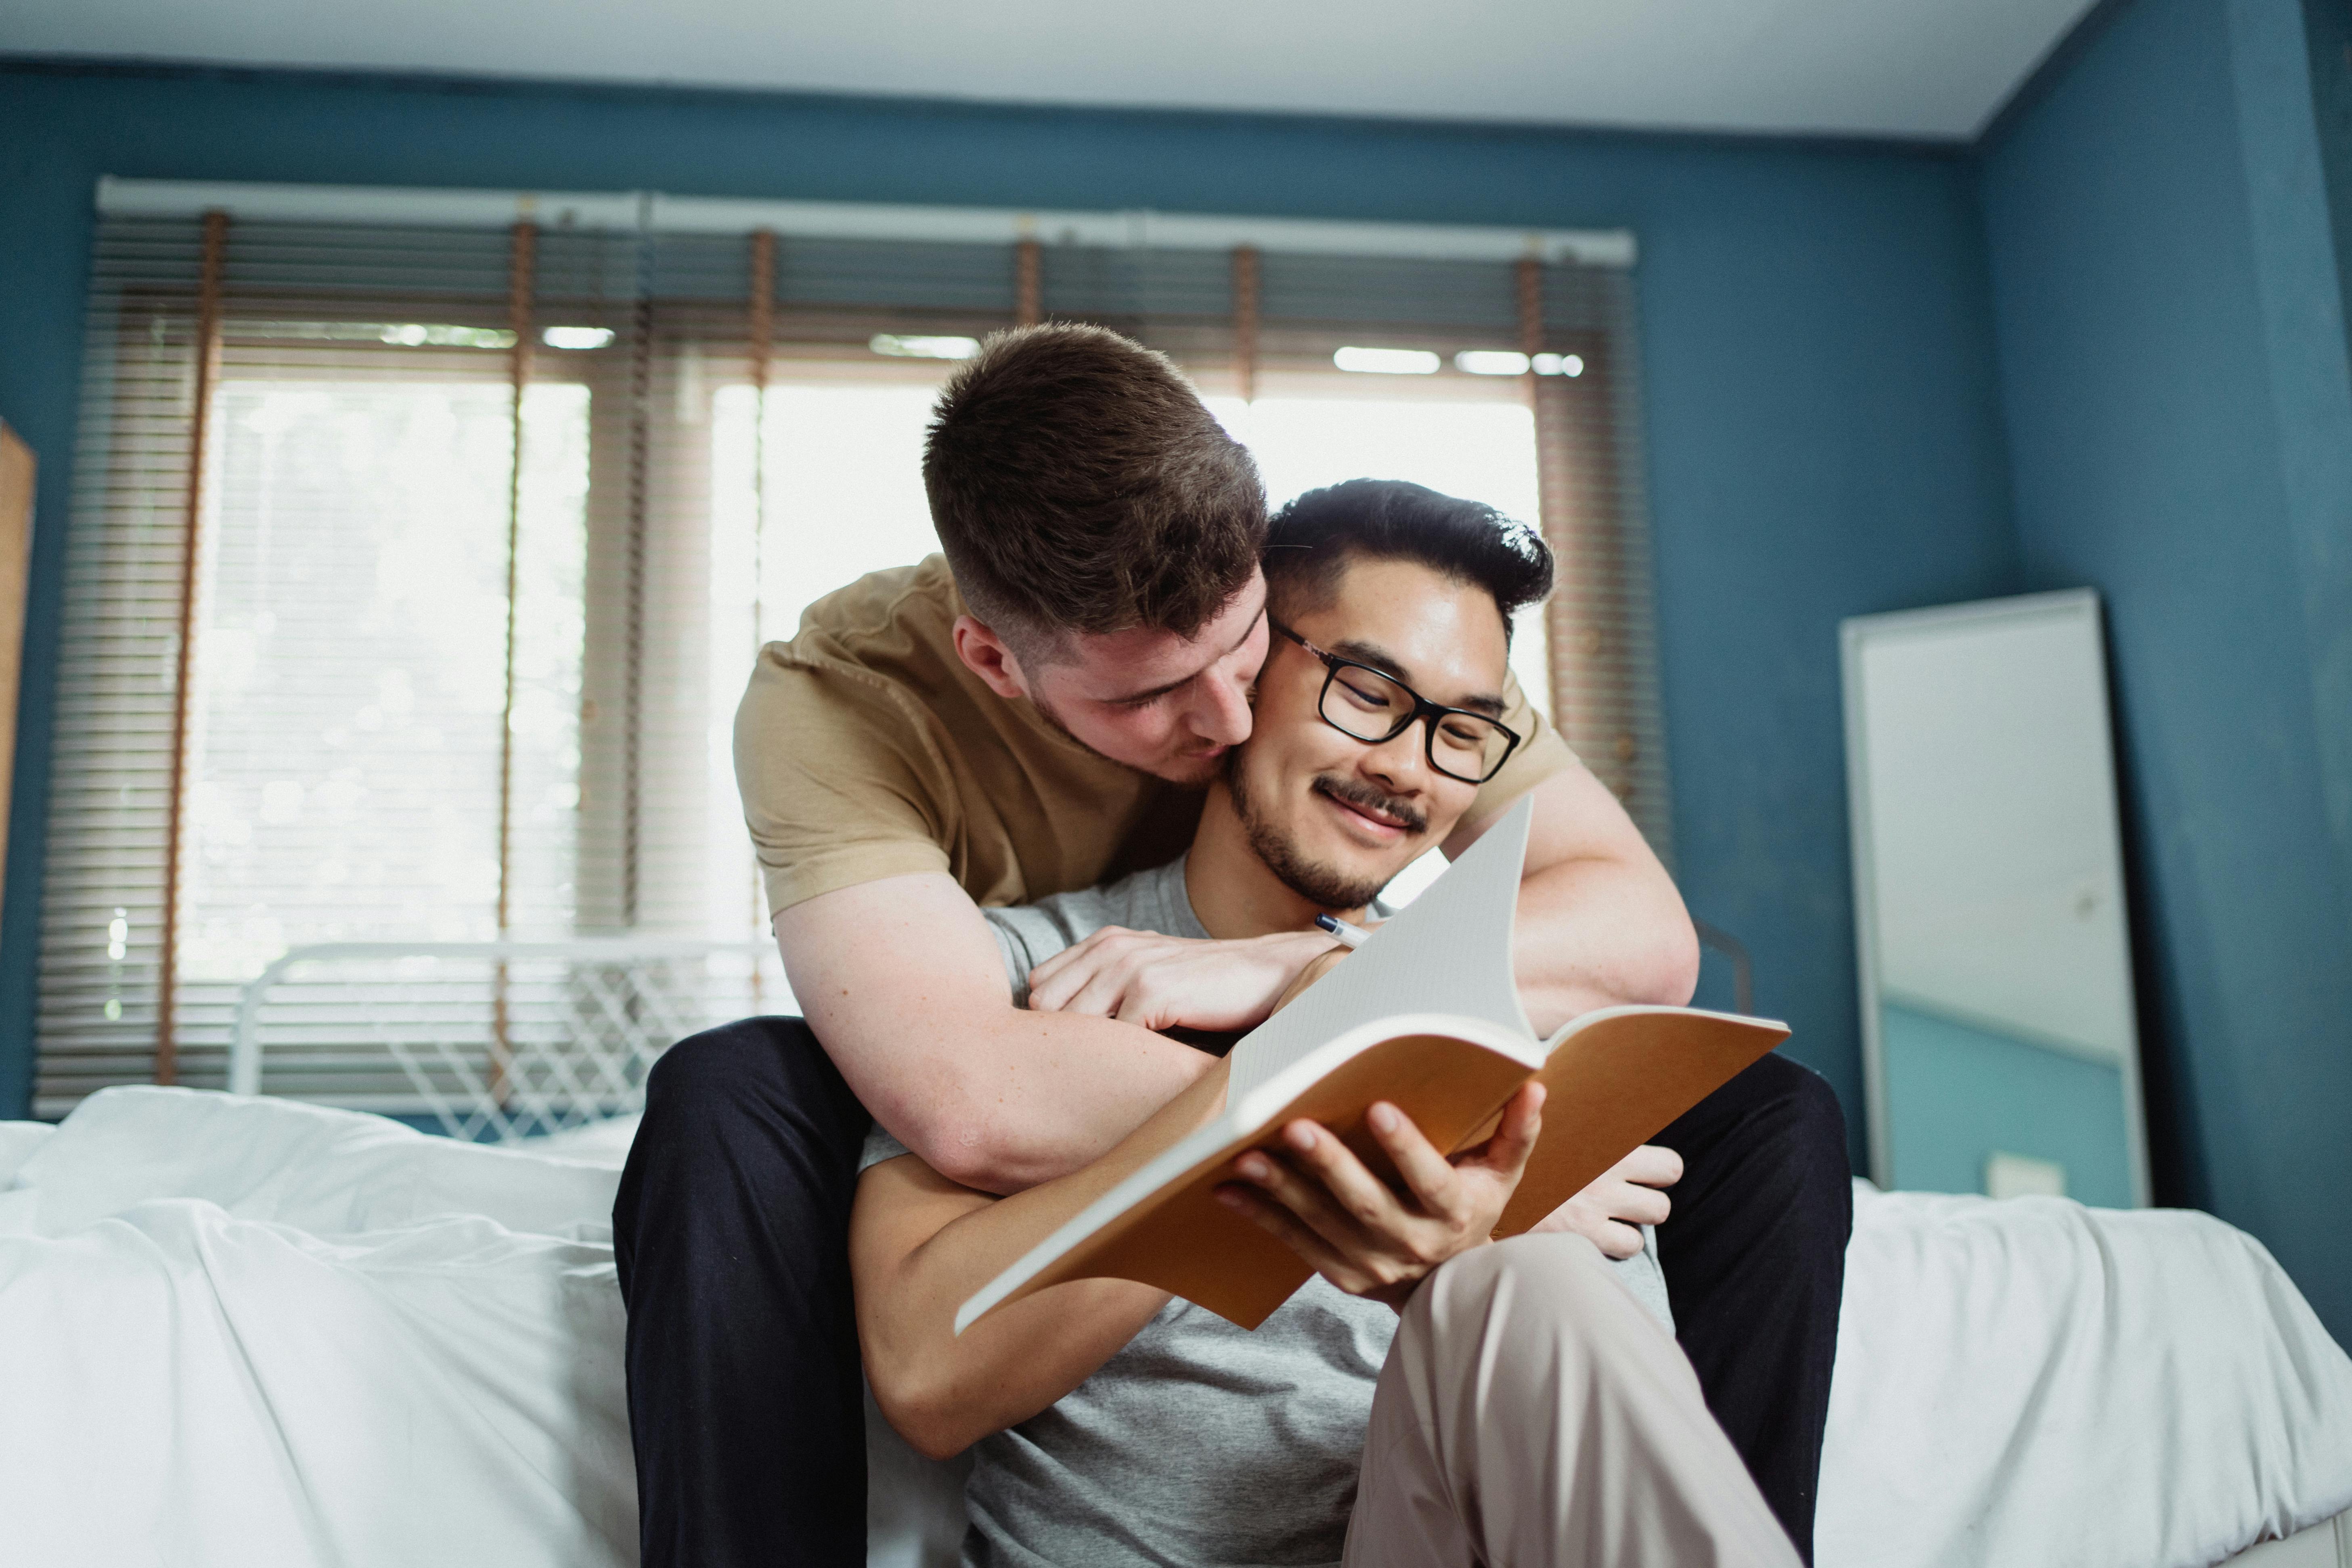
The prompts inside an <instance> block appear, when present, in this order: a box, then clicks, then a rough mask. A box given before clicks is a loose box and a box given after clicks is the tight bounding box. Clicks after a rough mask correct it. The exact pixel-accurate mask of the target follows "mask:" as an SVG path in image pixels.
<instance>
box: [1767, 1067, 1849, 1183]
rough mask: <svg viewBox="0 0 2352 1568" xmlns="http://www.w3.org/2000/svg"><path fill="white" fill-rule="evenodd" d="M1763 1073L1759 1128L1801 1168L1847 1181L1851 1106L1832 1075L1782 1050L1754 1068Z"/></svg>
mask: <svg viewBox="0 0 2352 1568" xmlns="http://www.w3.org/2000/svg"><path fill="white" fill-rule="evenodd" d="M1748 1071H1749V1072H1750V1073H1755V1074H1757V1075H1759V1078H1760V1079H1761V1082H1760V1083H1759V1089H1761V1090H1762V1092H1761V1093H1760V1094H1759V1096H1758V1103H1757V1118H1758V1121H1759V1132H1760V1133H1761V1134H1762V1135H1763V1139H1764V1141H1766V1142H1769V1143H1770V1144H1771V1146H1772V1147H1773V1148H1774V1149H1775V1150H1776V1152H1779V1153H1780V1154H1781V1155H1782V1156H1784V1157H1785V1158H1786V1159H1788V1160H1789V1161H1790V1162H1792V1163H1793V1166H1794V1168H1796V1169H1800V1170H1802V1171H1805V1172H1807V1173H1811V1174H1813V1175H1817V1176H1819V1177H1821V1178H1822V1179H1829V1180H1835V1181H1839V1182H1843V1181H1844V1180H1846V1179H1847V1177H1848V1175H1849V1174H1850V1172H1849V1170H1848V1168H1847V1162H1846V1142H1845V1110H1844V1109H1843V1107H1842V1106H1840V1105H1839V1104H1838V1097H1837V1091H1836V1090H1835V1089H1832V1088H1830V1083H1829V1079H1825V1078H1823V1077H1822V1075H1821V1074H1819V1073H1817V1072H1815V1071H1813V1069H1812V1068H1809V1067H1806V1066H1804V1065H1802V1064H1801V1063H1799V1062H1793V1061H1790V1059H1789V1058H1786V1057H1784V1056H1781V1055H1780V1054H1779V1053H1778V1052H1775V1053H1773V1054H1772V1055H1770V1056H1768V1057H1766V1058H1764V1059H1763V1060H1761V1061H1759V1062H1758V1063H1757V1064H1756V1065H1755V1066H1754V1067H1752V1068H1748Z"/></svg>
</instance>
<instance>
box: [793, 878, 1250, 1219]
mask: <svg viewBox="0 0 2352 1568" xmlns="http://www.w3.org/2000/svg"><path fill="white" fill-rule="evenodd" d="M776 940H777V942H778V945H779V946H781V947H782V950H783V955H784V972H785V973H786V974H787V975H788V976H789V977H790V978H791V980H792V985H793V995H794V996H795V997H796V998H797V999H798V1000H799V1002H800V1005H801V1009H802V1012H803V1016H806V1018H807V1019H808V1022H809V1026H810V1027H811V1028H813V1029H814V1030H815V1031H816V1036H817V1038H818V1039H820V1040H822V1041H824V1047H825V1050H826V1052H827V1053H828V1054H829V1055H831V1056H832V1058H833V1060H834V1063H835V1066H837V1067H838V1068H841V1074H842V1077H843V1078H845V1079H847V1080H848V1082H849V1087H850V1089H852V1090H854V1091H855V1092H856V1095H857V1098H858V1099H859V1100H863V1101H864V1102H865V1103H866V1109H867V1110H871V1111H873V1112H874V1114H875V1117H876V1119H877V1121H880V1122H881V1123H882V1125H884V1126H885V1127H887V1128H888V1129H890V1131H892V1132H894V1133H896V1134H897V1135H898V1137H899V1138H900V1139H901V1140H902V1141H903V1142H905V1143H906V1145H907V1146H908V1148H909V1149H912V1150H913V1151H914V1152H916V1153H918V1154H919V1155H921V1156H922V1157H923V1159H924V1160H925V1161H926V1162H928V1163H929V1164H930V1165H931V1167H932V1168H933V1169H934V1170H936V1171H938V1172H939V1173H941V1174H943V1175H945V1176H947V1177H948V1178H950V1180H952V1181H954V1182H957V1183H959V1184H962V1185H964V1186H968V1187H977V1188H981V1189H982V1190H984V1191H988V1192H997V1193H1009V1192H1016V1191H1018V1190H1020V1189H1021V1188H1024V1187H1026V1186H1030V1185H1033V1184H1035V1183H1038V1182H1041V1181H1045V1180H1047V1179H1049V1178H1051V1177H1054V1176H1058V1175H1062V1174H1065V1173H1068V1172H1071V1171H1075V1170H1076V1169H1077V1168H1078V1167H1079V1166H1081V1165H1084V1164H1085V1163H1087V1161H1089V1160H1092V1159H1094V1158H1095V1157H1096V1156H1097V1155H1098V1154H1100V1153H1102V1152H1104V1151H1105V1150H1107V1149H1108V1148H1109V1147H1110V1146H1111V1145H1112V1144H1113V1143H1115V1142H1118V1139H1119V1138H1120V1137H1121V1136H1122V1135H1123V1134H1125V1133H1127V1132H1129V1131H1132V1130H1133V1129H1134V1128H1136V1127H1137V1126H1139V1124H1141V1122H1142V1121H1143V1120H1144V1119H1145V1118H1146V1117H1148V1116H1150V1114H1151V1113H1152V1112H1153V1111H1155V1110H1159V1109H1160V1107H1161V1106H1162V1105H1165V1104H1166V1103H1167V1102H1168V1101H1169V1100H1170V1099H1171V1097H1172V1096H1174V1095H1175V1094H1176V1093H1177V1092H1178V1091H1179V1090H1181V1089H1183V1088H1184V1087H1185V1086H1186V1085H1188V1084H1190V1083H1192V1082H1193V1081H1195V1080H1196V1079H1199V1078H1200V1077H1201V1075H1202V1073H1203V1072H1205V1071H1207V1070H1208V1068H1209V1067H1210V1065H1211V1063H1212V1062H1213V1059H1214V1058H1211V1057H1209V1056H1207V1055H1205V1054H1203V1053H1202V1052H1200V1051H1196V1050H1194V1049H1193V1048H1192V1047H1190V1046H1185V1045H1180V1044H1178V1043H1177V1042H1176V1041H1173V1040H1171V1039H1168V1038H1166V1037H1162V1036H1160V1035H1155V1034H1153V1033H1152V1032H1151V1031H1150V1030H1149V1029H1145V1028H1142V1027H1139V1026H1137V1025H1134V1024H1125V1023H1120V1022H1118V1020H1116V1019H1111V1018H1098V1017H1089V1016H1084V1015H1080V1014H1073V1013H1035V1012H1030V1011H1028V1010H1026V1009H1023V1008H1016V1007H1014V1006H1013V993H1012V990H1011V987H1010V986H1009V985H1008V984H1006V981H1005V978H1004V961H1003V957H1002V956H1001V955H1000V953H999V952H998V949H997V945H996V939H995V937H994V936H993V935H992V934H991V933H990V931H989V929H988V923H987V921H984V920H982V918H981V913H980V910H979V908H978V907H977V906H976V905H974V904H973V903H972V901H971V898H970V897H969V896H967V895H966V894H965V893H964V891H963V889H961V888H959V887H958V886H957V885H956V884H955V881H954V880H953V879H951V878H949V877H947V876H945V875H942V874H936V873H933V874H922V875H916V876H907V877H890V878H886V879H883V880H880V881H877V882H865V883H860V884H859V885H857V886H856V887H850V888H843V889H839V890H838V891H835V892H830V893H825V894H822V895H820V896H819V897H817V898H814V899H811V900H807V901H806V902H804V903H800V904H795V905H793V907H792V908H791V909H788V910H785V911H784V912H783V913H782V914H781V915H779V916H777V917H776Z"/></svg>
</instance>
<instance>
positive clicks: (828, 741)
mask: <svg viewBox="0 0 2352 1568" xmlns="http://www.w3.org/2000/svg"><path fill="white" fill-rule="evenodd" d="M962 613H963V601H962V599H961V597H960V596H959V595H957V593H956V588H955V580H954V578H953V577H952V576H950V574H949V572H948V566H947V562H946V560H945V559H944V558H943V557H940V556H938V555H934V556H931V557H930V558H929V559H928V560H925V561H923V562H921V563H919V564H917V565H913V566H902V567H897V568H894V569H892V570H890V571H887V572H877V573H875V574H872V575H870V576H866V577H861V578H859V579H858V580H857V581H856V582H855V583H852V584H849V586H847V587H845V588H843V589H840V590H838V591H837V592H835V593H833V594H829V595H826V596H825V597H824V598H822V599H819V600H818V601H817V602H816V603H815V604H814V605H810V606H809V608H808V613H807V614H806V615H804V616H802V617H801V629H800V632H799V635H797V636H795V637H793V639H792V640H791V641H789V642H778V643H770V644H769V645H768V646H767V647H764V648H761V650H760V659H759V663H758V665H757V666H756V667H755V668H753V669H752V671H751V688H750V689H749V690H747V691H745V692H744V694H743V702H742V706H741V707H740V708H739V709H737V710H736V713H735V780H736V784H738V786H739V787H740V789H741V790H742V792H743V818H744V821H745V823H746V825H747V826H750V828H751V842H752V844H753V846H754V847H756V848H757V849H758V851H759V856H760V868H761V874H762V876H763V877H764V878H765V879H766V881H767V888H768V907H769V909H770V910H772V911H775V912H781V911H782V910H788V909H790V908H792V907H793V905H794V904H797V903H801V902H803V900H809V899H814V898H815V897H816V896H817V895H818V894H820V893H829V892H832V891H834V890H835V889H837V888H849V887H855V886H856V885H857V884H858V883H860V882H872V881H877V880H879V879H882V878H884V877H901V876H907V875H910V874H912V873H915V872H920V871H945V872H946V873H947V874H948V875H950V876H951V877H953V878H954V879H956V881H957V882H958V883H959V884H961V886H962V888H963V889H964V891H965V892H967V893H969V894H971V898H972V901H973V902H974V903H978V904H1025V903H1030V902H1033V901H1034V900H1038V899H1043V898H1046V897H1049V896H1050V895H1052V894H1055V893H1066V892H1073V891H1075V890H1076V889H1081V888H1091V887H1093V886H1095V885H1096V884H1097V883H1099V882H1104V881H1108V880H1110V879H1113V878H1117V877H1121V876H1124V875H1126V874H1127V873H1128V872H1129V871H1134V870H1139V869H1141V868H1144V867H1147V866H1157V865H1160V864H1162V863H1164V862H1166V861H1168V860H1171V859H1173V858H1175V857H1176V856H1178V855H1180V854H1181V853H1182V852H1183V850H1184V847H1186V846H1187V845H1188V844H1190V843H1191V842H1192V829H1193V826H1194V825H1195V824H1196V823H1197V822H1198V821H1199V819H1200V815H1201V792H1200V791H1199V790H1197V789H1188V788H1182V787H1180V786H1178V785H1175V784H1168V783H1165V782H1163V781H1161V780H1160V779H1156V778H1153V777H1152V776H1150V774H1148V773H1138V772H1136V771H1135V770H1134V769H1133V768H1129V767H1126V766H1124V765H1122V764H1120V763H1114V762H1110V761H1108V760H1106V759H1104V758H1102V757H1098V756H1097V755H1095V754H1094V753H1093V752H1089V751H1087V749H1086V748H1085V747H1083V746H1081V745H1079V744H1078V743H1077V742H1075V741H1073V740H1071V739H1070V738H1069V737H1068V736H1066V735H1065V734H1063V733H1062V732H1061V731H1058V730H1056V729H1055V728H1054V727H1053V726H1052V725H1050V724H1048V723H1046V722H1045V720H1044V718H1043V717H1042V716H1040V715H1039V713H1038V712H1037V710H1036V709H1035V708H1034V707H1033V706H1031V705H1030V704H1029V703H1027V702H1024V701H1007V700H1005V699H1003V698H1002V697H999V696H997V695H996V693H994V692H992V691H991V690H990V689H988V688H987V686H986V685H984V684H983V683H982V680H981V679H980V678H979V677H978V676H976V675H974V674H973V673H972V672H971V669H969V668H966V666H965V665H964V662H963V660H961V659H960V658H957V657H956V652H955V644H954V641H953V638H952V637H951V636H950V632H951V630H952V628H953V627H954V626H955V620H956V617H957V616H960V615H961V614H962ZM1505 695H1506V697H1507V700H1508V701H1509V704H1510V706H1509V709H1508V710H1507V712H1506V713H1505V715H1504V720H1503V721H1504V722H1505V723H1506V724H1508V725H1509V726H1510V727H1511V728H1512V729H1514V730H1517V731H1518V732H1519V733H1520V734H1522V735H1525V736H1527V737H1528V739H1527V740H1526V741H1525V742H1522V743H1521V744H1520V746H1519V748H1518V749H1517V751H1516V752H1512V754H1511V760H1510V762H1509V763H1508V764H1507V765H1506V766H1505V767H1504V769H1503V771H1502V772H1501V773H1497V774H1496V775H1495V777H1493V778H1492V779H1490V780H1488V781H1487V782H1486V784H1485V786H1484V787H1482V788H1481V789H1480V790H1479V792H1478V799H1477V802H1476V804H1475V805H1473V806H1472V808H1471V812H1470V819H1471V820H1473V821H1475V820H1476V819H1478V818H1479V817H1482V816H1488V815H1490V814H1492V813H1494V812H1496V811H1499V810H1501V809H1502V808H1503V807H1504V806H1505V805H1508V804H1509V803H1510V802H1511V801H1513V800H1515V799H1517V797H1518V796H1519V795H1523V794H1525V793H1526V792H1527V791H1528V790H1529V789H1531V788H1533V787H1534V786H1535V785H1536V784H1538V783H1540V782H1541V781H1542V780H1544V779H1546V778H1549V777H1550V776H1551V775H1552V774H1553V773H1559V772H1560V771H1561V770H1562V769H1564V768H1567V767H1570V766H1572V765H1573V764H1574V763H1575V761H1576V758H1575V754H1574V753H1573V752H1570V750H1569V749H1568V743H1567V742H1565V741H1563V740H1561V739H1560V737H1559V731H1555V730H1554V729H1552V728H1551V726H1550V725H1549V724H1547V723H1545V722H1544V720H1543V716H1542V715H1541V714H1539V713H1538V712H1537V711H1536V710H1534V709H1533V708H1532V707H1530V706H1528V701H1527V699H1526V698H1525V696H1524V695H1522V693H1521V692H1520V690H1519V688H1518V685H1517V681H1516V680H1514V681H1513V682H1512V683H1511V685H1510V686H1509V687H1508V688H1507V690H1506V693H1505Z"/></svg>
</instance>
